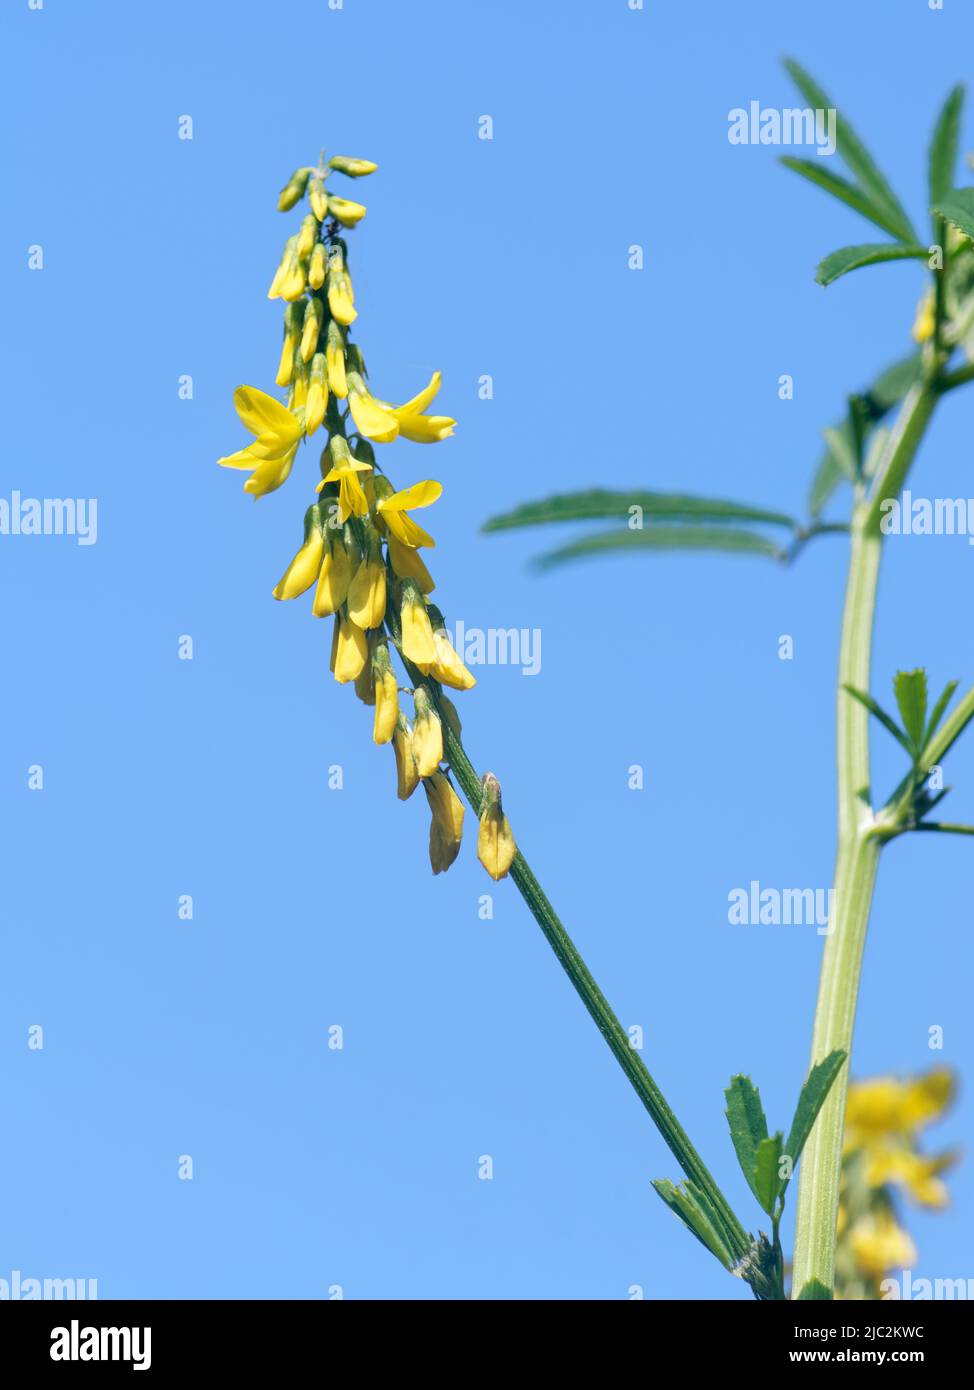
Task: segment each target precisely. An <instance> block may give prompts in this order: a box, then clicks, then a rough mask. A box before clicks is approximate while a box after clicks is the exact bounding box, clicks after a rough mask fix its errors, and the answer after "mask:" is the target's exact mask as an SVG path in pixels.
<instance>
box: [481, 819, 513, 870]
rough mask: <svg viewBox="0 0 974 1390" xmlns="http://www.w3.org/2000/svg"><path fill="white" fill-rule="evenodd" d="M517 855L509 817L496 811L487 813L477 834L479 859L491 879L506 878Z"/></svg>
mask: <svg viewBox="0 0 974 1390" xmlns="http://www.w3.org/2000/svg"><path fill="white" fill-rule="evenodd" d="M516 854H517V845H516V844H515V843H514V835H513V832H512V831H511V826H510V822H509V821H508V819H507V817H506V816H505V815H504V814H503V813H502V812H501V813H499V814H498V813H497V812H496V810H495V811H485V812H484V814H483V815H482V816H481V818H480V830H479V832H478V834H477V858H478V859H479V860H480V862H481V864H483V866H484V868H485V869H486V870H487V872H488V873H489V874H490V876H491V878H493V879H501V878H504V877H506V875H507V873H508V871H509V870H510V867H511V865H512V864H513V863H514V856H515V855H516Z"/></svg>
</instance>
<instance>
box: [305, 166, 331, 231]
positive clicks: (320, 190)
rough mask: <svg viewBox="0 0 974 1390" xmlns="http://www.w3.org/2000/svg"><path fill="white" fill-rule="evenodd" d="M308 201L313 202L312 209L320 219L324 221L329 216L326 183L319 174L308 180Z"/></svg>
mask: <svg viewBox="0 0 974 1390" xmlns="http://www.w3.org/2000/svg"><path fill="white" fill-rule="evenodd" d="M308 201H309V202H310V204H311V211H312V212H313V213H314V215H315V217H317V219H318V221H319V222H324V220H325V218H326V217H327V216H328V195H327V193H326V192H325V185H324V184H323V183H322V181H321V179H320V178H318V176H317V175H315V176H314V177H313V178H311V179H309V180H308Z"/></svg>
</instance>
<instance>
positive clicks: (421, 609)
mask: <svg viewBox="0 0 974 1390" xmlns="http://www.w3.org/2000/svg"><path fill="white" fill-rule="evenodd" d="M400 590H401V593H402V607H401V609H400V620H401V623H402V638H401V640H402V650H403V653H404V655H405V656H406V658H407V659H408V660H409V661H412V662H413V663H414V664H415V665H416V666H419V667H420V668H422V667H424V666H432V664H433V662H434V661H435V660H436V648H435V647H434V646H433V629H432V627H431V626H430V620H429V614H428V613H427V612H426V605H425V603H424V602H423V595H422V594H421V593H420V589H419V585H418V584H417V583H416V581H415V580H414V579H404V580H403V582H402V584H401V585H400Z"/></svg>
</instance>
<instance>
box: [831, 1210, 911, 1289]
mask: <svg viewBox="0 0 974 1390" xmlns="http://www.w3.org/2000/svg"><path fill="white" fill-rule="evenodd" d="M847 1239H848V1242H849V1246H850V1248H851V1250H852V1253H853V1255H854V1256H855V1258H856V1261H857V1263H858V1264H859V1265H860V1267H861V1268H862V1269H863V1270H864V1271H865V1272H866V1273H867V1274H870V1275H873V1276H877V1277H878V1276H879V1275H881V1274H885V1273H886V1272H887V1271H888V1270H891V1269H908V1268H909V1267H910V1266H911V1265H913V1264H915V1263H916V1258H917V1252H916V1246H915V1245H914V1244H913V1242H912V1240H911V1239H910V1237H909V1236H908V1235H907V1233H906V1231H904V1230H903V1228H902V1227H901V1226H899V1225H897V1223H896V1219H895V1218H894V1216H893V1213H892V1212H891V1211H889V1210H888V1209H886V1210H879V1211H870V1212H867V1213H866V1215H865V1216H862V1217H860V1218H859V1220H858V1221H856V1222H854V1223H853V1225H852V1226H851V1227H850V1228H849V1232H848V1237H847Z"/></svg>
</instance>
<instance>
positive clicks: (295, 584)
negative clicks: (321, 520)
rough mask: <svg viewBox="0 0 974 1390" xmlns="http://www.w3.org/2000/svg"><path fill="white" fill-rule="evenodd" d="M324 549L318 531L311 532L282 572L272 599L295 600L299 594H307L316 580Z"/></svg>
mask: <svg viewBox="0 0 974 1390" xmlns="http://www.w3.org/2000/svg"><path fill="white" fill-rule="evenodd" d="M324 548H325V538H324V536H322V534H321V532H320V531H318V530H313V531H312V532H311V535H310V536H309V537H308V539H307V541H306V542H305V544H304V545H303V546H302V547H301V549H300V550H299V551H298V553H297V555H295V557H294V559H293V560H292V561H291V563H290V564H289V565H288V567H287V569H286V570H285V571H284V574H283V575H282V577H281V579H280V582H279V583H278V585H277V588H276V589H275V590H274V597H275V598H280V599H288V598H297V597H298V596H299V595H300V594H304V593H307V591H308V590H309V589H310V588H311V586H312V584H313V583H314V582H315V580H316V579H317V578H318V572H319V570H320V569H321V556H322V552H323V550H324Z"/></svg>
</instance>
